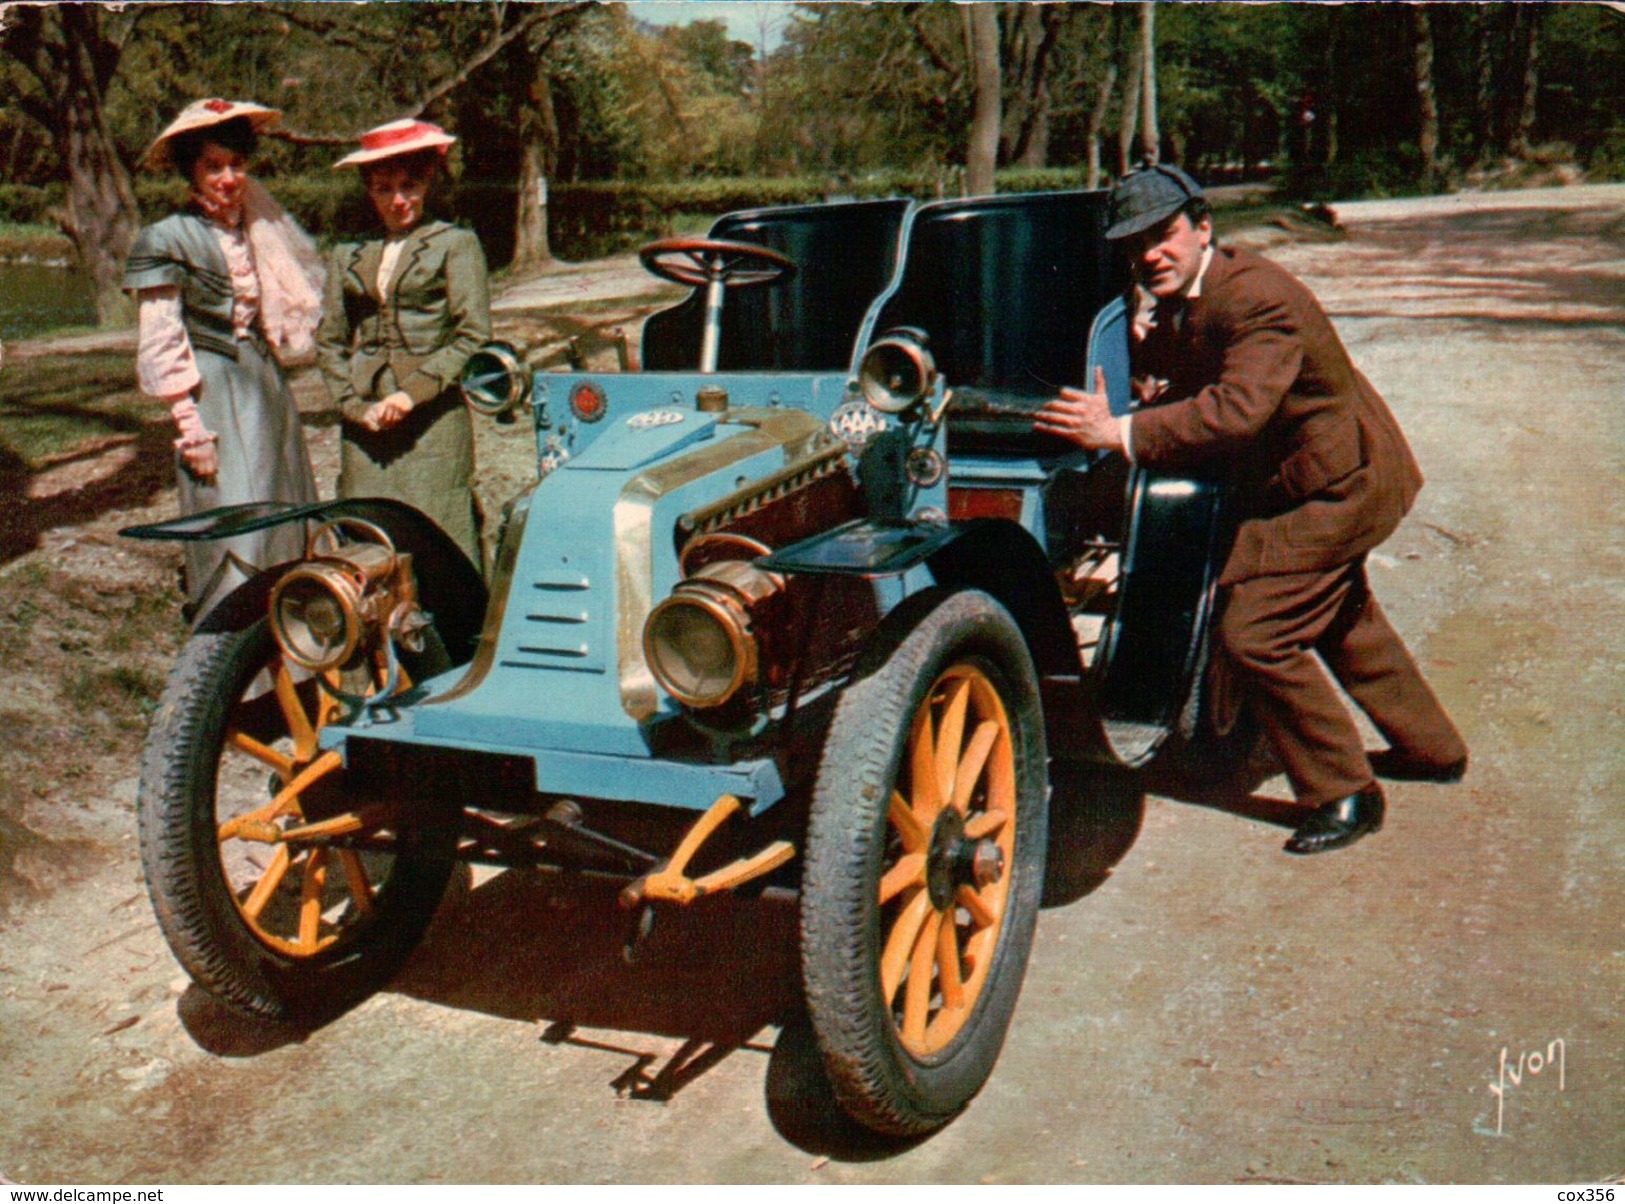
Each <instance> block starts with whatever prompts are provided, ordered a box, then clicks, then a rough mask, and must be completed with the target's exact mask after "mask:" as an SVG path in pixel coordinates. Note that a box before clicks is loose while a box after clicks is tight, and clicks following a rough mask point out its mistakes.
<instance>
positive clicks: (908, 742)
mask: <svg viewBox="0 0 1625 1204" xmlns="http://www.w3.org/2000/svg"><path fill="white" fill-rule="evenodd" d="M1044 770H1045V748H1044V735H1043V717H1042V714H1041V711H1040V707H1039V702H1038V690H1037V683H1036V678H1035V674H1034V671H1033V667H1032V662H1031V658H1030V657H1029V655H1028V652H1027V648H1026V644H1025V641H1024V640H1023V639H1022V636H1021V633H1020V631H1019V630H1018V629H1017V628H1016V625H1015V623H1014V621H1013V620H1012V619H1011V618H1010V616H1009V614H1008V613H1007V612H1006V611H1005V610H1004V609H1003V608H1002V607H1001V606H999V605H998V603H996V602H995V601H993V599H991V598H989V597H988V596H987V595H986V594H983V593H980V592H977V591H972V590H965V591H960V592H956V593H951V594H933V595H926V596H922V597H920V598H918V599H914V600H911V601H910V603H908V604H906V605H905V607H903V608H900V610H899V612H897V613H895V614H894V615H893V616H892V618H891V619H889V620H888V622H887V624H886V626H885V627H884V628H883V629H882V633H881V636H880V639H879V643H878V645H877V647H876V648H875V650H874V651H873V652H872V653H871V654H870V655H868V656H866V657H865V659H864V664H863V665H861V666H860V668H859V670H858V671H857V673H856V674H855V675H854V681H853V683H852V684H851V685H850V686H848V687H847V689H846V691H845V692H844V694H843V695H842V698H841V701H840V702H839V704H838V705H837V707H836V711H835V716H834V719H833V722H832V724H831V729H830V734H829V737H828V741H827V744H826V746H825V749H824V755H823V760H822V763H821V766H820V769H819V773H818V779H817V785H816V787H815V791H814V797H813V803H812V810H811V816H810V820H809V830H808V837H807V862H806V871H805V877H804V881H803V887H802V957H803V972H804V975H805V979H806V987H807V1002H808V1012H809V1014H810V1016H811V1018H812V1024H813V1028H814V1031H815V1033H816V1034H817V1037H818V1042H819V1046H820V1048H821V1050H822V1052H823V1057H824V1065H825V1069H826V1071H827V1072H828V1074H829V1077H830V1080H831V1083H832V1085H833V1087H834V1089H835V1093H836V1097H837V1098H838V1099H839V1100H840V1102H841V1105H842V1106H843V1108H845V1109H846V1111H847V1112H848V1113H850V1114H851V1115H852V1116H853V1118H854V1119H856V1120H857V1121H858V1122H859V1123H861V1124H863V1125H865V1126H866V1127H868V1128H870V1129H873V1130H876V1131H878V1132H881V1133H887V1134H892V1135H896V1136H912V1135H917V1134H921V1133H925V1132H929V1131H930V1130H932V1129H935V1128H937V1127H939V1126H941V1125H943V1124H945V1123H946V1122H947V1121H949V1120H951V1119H952V1118H953V1117H954V1116H955V1115H956V1114H957V1113H958V1112H960V1111H961V1110H962V1109H963V1108H964V1107H965V1105H966V1104H967V1103H969V1101H970V1099H971V1098H972V1097H973V1096H974V1095H975V1094H976V1093H977V1091H979V1090H980V1089H981V1087H982V1085H983V1084H984V1083H985V1082H986V1081H987V1078H988V1075H989V1074H991V1073H992V1070H993V1065H994V1062H995V1061H996V1060H997V1058H998V1054H999V1049H1000V1047H1001V1046H1002V1045H1003V1043H1004V1035H1005V1031H1006V1029H1007V1028H1008V1026H1009V1022H1010V1016H1011V1013H1012V1011H1013V1010H1014V1008H1015V1003H1016V998H1017V996H1018V994H1019V993H1020V990H1021V981H1022V977H1023V975H1024V974H1025V972H1026V965H1027V956H1028V952H1029V950H1030V948H1031V944H1032V934H1033V925H1034V922H1035V919H1036V915H1037V909H1038V902H1039V896H1040V893H1041V890H1042V887H1043V877H1044V850H1045V840H1046V838H1045V825H1046V809H1045V779H1044Z"/></svg>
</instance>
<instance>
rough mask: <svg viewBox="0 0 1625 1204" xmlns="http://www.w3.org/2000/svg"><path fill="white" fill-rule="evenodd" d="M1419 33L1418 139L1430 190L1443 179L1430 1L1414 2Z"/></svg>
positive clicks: (1413, 19) (1413, 22) (1413, 18)
mask: <svg viewBox="0 0 1625 1204" xmlns="http://www.w3.org/2000/svg"><path fill="white" fill-rule="evenodd" d="M1410 11H1411V27H1412V29H1413V30H1414V31H1415V34H1416V98H1417V101H1418V103H1419V105H1420V108H1421V117H1420V122H1419V126H1418V129H1417V136H1416V142H1417V146H1418V147H1419V148H1420V150H1421V152H1422V182H1423V185H1424V186H1425V187H1426V188H1428V189H1429V190H1430V191H1431V190H1433V189H1435V188H1437V187H1438V183H1439V102H1438V98H1437V96H1436V95H1435V93H1434V88H1433V27H1432V25H1431V23H1430V22H1429V21H1428V10H1427V6H1426V5H1422V4H1415V5H1412V6H1411V10H1410Z"/></svg>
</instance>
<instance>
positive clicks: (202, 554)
mask: <svg viewBox="0 0 1625 1204" xmlns="http://www.w3.org/2000/svg"><path fill="white" fill-rule="evenodd" d="M279 116H280V114H279V113H278V112H277V111H276V110H274V109H268V108H265V107H264V106H261V105H256V104H251V103H248V102H243V101H226V100H203V101H198V102H196V103H195V104H192V105H188V106H187V108H186V109H185V110H183V111H182V113H181V115H180V116H179V117H177V118H176V119H175V120H174V121H173V122H171V123H170V125H169V126H168V128H166V129H165V130H164V132H163V133H162V134H160V135H159V136H158V139H157V141H156V142H155V143H154V144H153V146H152V148H151V149H150V150H149V151H148V152H147V155H146V157H145V162H146V163H147V164H148V165H149V166H152V167H163V166H173V167H174V168H175V170H177V171H178V172H179V173H180V174H181V176H182V177H183V178H185V179H186V180H187V181H188V182H190V184H191V186H192V194H191V198H190V204H189V205H188V207H187V208H186V209H185V210H184V211H182V212H180V213H176V214H173V215H171V216H170V217H167V218H164V219H163V220H162V221H159V222H156V223H154V224H153V225H150V226H147V227H146V228H145V229H143V230H142V231H141V233H140V234H139V235H138V236H137V238H136V241H135V245H134V247H133V248H132V249H131V251H130V256H129V259H128V260H127V261H126V263H125V269H124V288H125V289H126V291H128V292H132V293H134V294H135V296H136V298H137V301H138V305H139V313H140V345H139V349H138V351H137V353H136V373H137V376H138V378H139V381H140V386H141V391H142V392H143V393H145V394H147V395H148V396H150V397H155V398H157V399H159V400H161V401H163V402H165V403H166V404H168V405H169V407H170V413H171V415H172V416H173V417H174V419H175V425H176V429H177V438H176V439H175V451H176V480H177V486H178V492H179V501H180V509H181V512H182V513H183V514H195V513H197V512H199V511H202V510H209V509H212V508H214V507H216V506H228V505H234V504H239V503H244V502H266V501H277V502H313V501H315V500H316V482H315V477H314V476H313V474H312V472H311V468H310V457H309V455H308V453H307V451H306V448H305V436H304V431H303V429H302V428H301V427H300V424H299V410H298V407H297V406H295V404H294V401H293V395H292V394H291V393H290V392H289V391H288V386H287V383H286V381H285V380H284V379H283V376H282V370H281V367H280V365H279V362H278V361H279V359H282V360H286V361H290V362H292V361H297V360H299V359H301V358H308V357H309V356H310V355H311V354H312V352H313V351H314V331H315V326H316V322H317V320H318V319H319V317H320V313H321V287H322V279H321V261H320V259H319V257H318V256H317V254H316V251H315V249H314V247H312V246H311V244H310V240H309V239H308V238H307V237H306V236H305V234H304V232H303V231H302V230H300V229H299V227H298V226H297V225H296V224H295V223H294V222H293V220H292V219H291V218H289V217H288V216H287V214H285V213H284V212H283V211H282V210H281V209H280V208H279V207H278V206H277V204H276V203H275V202H274V201H272V200H271V198H270V197H269V195H267V193H266V192H265V190H264V188H263V187H261V186H260V185H259V184H258V183H256V182H255V181H253V180H252V179H251V178H250V177H249V175H248V172H247V167H248V161H249V158H250V157H251V156H252V155H253V153H254V148H255V143H256V135H257V132H258V131H259V130H261V129H263V128H265V127H266V126H268V125H270V124H272V123H273V122H275V121H276V119H277V118H278V117H279ZM183 547H184V549H185V556H186V592H187V595H188V602H187V607H188V611H187V613H188V614H189V615H190V616H191V617H193V618H194V619H201V618H202V617H203V616H204V615H206V614H208V612H209V610H210V609H211V608H212V607H213V606H214V605H215V604H216V603H218V602H219V601H220V600H221V599H222V598H224V597H225V596H226V595H227V594H228V593H230V592H231V590H233V589H235V588H236V587H237V586H238V585H240V584H241V583H242V582H243V581H246V580H247V579H248V578H249V577H251V576H253V575H254V574H255V573H256V572H257V571H258V570H259V569H262V568H265V567H267V566H270V565H274V564H279V563H281V562H283V561H286V560H291V559H294V558H296V557H298V556H299V555H300V553H301V552H302V551H303V535H302V531H301V528H300V527H299V526H298V525H297V524H295V525H285V526H280V527H274V528H271V529H270V530H266V531H259V532H254V533H251V534H247V535H241V536H237V537H235V538H232V539H220V540H208V541H202V542H188V543H186V544H184V545H183Z"/></svg>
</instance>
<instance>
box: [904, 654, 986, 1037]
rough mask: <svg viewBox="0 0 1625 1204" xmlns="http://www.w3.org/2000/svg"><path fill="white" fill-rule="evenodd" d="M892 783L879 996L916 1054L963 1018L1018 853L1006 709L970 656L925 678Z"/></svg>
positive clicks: (982, 977) (981, 980)
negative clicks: (899, 784) (896, 781)
mask: <svg viewBox="0 0 1625 1204" xmlns="http://www.w3.org/2000/svg"><path fill="white" fill-rule="evenodd" d="M905 764H906V765H907V775H906V782H905V786H904V789H901V790H895V791H893V793H892V797H891V802H890V805H889V807H888V808H887V823H888V825H889V828H890V832H889V833H888V838H887V852H886V857H885V866H886V869H885V872H884V873H883V874H882V876H881V879H880V889H879V892H878V902H879V903H880V906H881V909H882V910H881V931H882V949H881V957H880V995H881V998H882V999H883V1000H885V1001H886V1003H887V1004H888V1006H889V1007H890V1008H891V1012H892V1019H893V1022H894V1023H895V1024H896V1026H897V1031H898V1034H899V1037H900V1038H901V1040H902V1042H903V1046H904V1048H906V1049H907V1050H908V1051H909V1052H910V1053H911V1054H914V1055H915V1056H917V1057H924V1056H926V1055H929V1054H932V1053H935V1052H936V1051H937V1050H939V1049H942V1048H943V1047H944V1046H945V1045H947V1044H948V1042H949V1041H951V1040H952V1039H953V1038H954V1037H955V1036H957V1035H958V1033H959V1031H960V1029H961V1028H963V1027H964V1024H965V1021H966V1019H967V1018H968V1017H969V1016H970V1015H971V1013H972V1011H973V1010H974V1008H975V1005H976V1000H977V998H978V996H979V995H980V994H981V991H982V987H983V986H984V984H985V983H986V982H987V974H988V969H989V967H990V966H991V965H992V957H991V954H992V951H993V949H994V948H995V946H997V944H998V940H999V928H1000V924H1001V922H1002V920H1003V918H1004V910H1005V901H1006V897H1007V895H1008V893H1009V887H1010V872H1009V867H1010V865H1011V863H1012V860H1013V857H1014V853H1015V835H1016V819H1015V810H1016V787H1015V764H1014V754H1013V750H1012V746H1011V740H1010V720H1009V717H1008V716H1007V715H1006V714H1005V710H1004V705H1003V704H1002V703H1001V702H1000V700H999V695H998V691H997V690H995V689H994V687H993V683H992V682H991V681H989V680H988V677H987V674H986V673H984V672H983V671H982V670H981V669H979V668H977V667H976V666H975V665H970V664H959V665H955V666H953V667H952V668H950V669H949V670H948V671H947V672H945V673H944V674H942V676H940V677H939V678H937V680H936V681H935V682H934V683H933V684H932V686H931V689H930V690H929V691H928V693H927V697H926V702H925V705H923V706H921V707H920V708H919V710H918V711H916V712H915V715H914V723H913V727H912V729H911V730H910V732H909V738H908V749H907V753H906V759H905Z"/></svg>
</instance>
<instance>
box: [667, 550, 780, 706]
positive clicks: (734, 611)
mask: <svg viewBox="0 0 1625 1204" xmlns="http://www.w3.org/2000/svg"><path fill="white" fill-rule="evenodd" d="M724 540H726V541H728V543H727V545H724V544H723V543H722V542H721V541H724ZM702 541H703V542H707V543H711V544H712V545H713V550H714V551H715V552H717V553H719V554H721V555H722V556H723V558H722V559H716V560H711V561H709V563H703V564H702V563H700V562H701V561H704V560H705V559H706V557H705V555H704V554H703V553H702V554H698V555H696V554H694V553H695V550H696V545H699V544H701V543H702ZM740 550H744V551H746V552H748V554H750V555H752V556H757V555H766V554H767V552H768V550H769V549H768V548H767V547H766V545H763V544H759V543H757V542H756V541H755V540H750V539H746V538H743V537H739V536H729V535H721V536H706V537H701V539H700V540H695V541H694V543H693V544H691V545H690V547H689V548H688V549H685V554H684V556H683V568H684V571H685V572H687V573H688V574H689V575H688V576H687V577H685V578H684V579H683V580H682V581H681V582H679V583H678V584H677V586H676V588H675V589H673V590H672V592H671V596H670V597H668V598H666V599H665V600H664V601H662V602H661V603H659V604H658V605H657V606H656V607H655V608H654V609H653V610H652V611H650V612H649V619H648V621H647V622H646V623H645V624H644V625H643V655H644V659H645V660H646V661H647V662H648V664H649V668H650V670H651V671H652V672H653V673H654V675H655V680H657V681H658V682H659V683H660V684H661V686H662V687H663V688H664V689H665V690H666V692H667V693H668V694H670V695H671V696H672V697H673V698H675V699H676V700H677V701H678V702H680V703H682V704H683V705H684V706H690V707H697V708H701V709H707V708H711V707H719V706H721V705H722V704H723V703H725V702H727V701H728V700H729V699H730V698H732V697H734V695H735V694H737V693H738V692H739V691H740V690H741V689H743V688H745V687H746V686H752V685H755V684H756V682H757V680H758V677H759V674H760V668H761V650H760V647H759V639H758V635H757V629H756V624H755V622H754V619H753V611H754V610H755V608H757V607H758V606H760V605H761V604H762V603H763V602H765V601H766V600H767V599H769V598H771V597H773V596H774V595H776V594H777V593H779V591H780V590H782V589H783V588H784V577H783V576H782V575H780V574H778V573H770V572H768V571H766V570H764V569H760V568H757V567H756V566H755V565H754V564H752V563H750V561H748V560H742V559H738V555H739V551H740ZM696 565H697V566H698V567H696Z"/></svg>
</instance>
